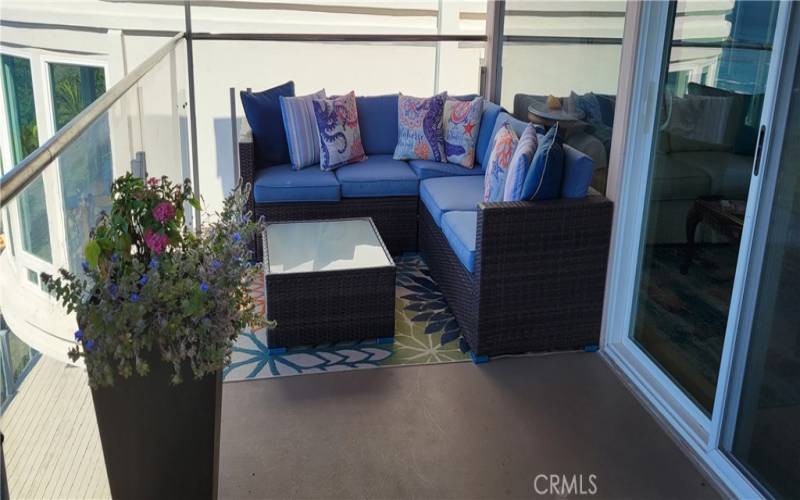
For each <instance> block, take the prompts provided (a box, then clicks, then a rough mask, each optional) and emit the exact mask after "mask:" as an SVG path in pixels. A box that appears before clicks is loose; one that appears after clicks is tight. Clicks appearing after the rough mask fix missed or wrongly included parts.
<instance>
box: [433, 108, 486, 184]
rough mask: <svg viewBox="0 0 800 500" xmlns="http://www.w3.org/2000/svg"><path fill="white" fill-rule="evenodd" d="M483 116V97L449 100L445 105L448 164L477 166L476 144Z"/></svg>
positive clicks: (445, 138) (445, 141)
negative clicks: (468, 99) (467, 99)
mask: <svg viewBox="0 0 800 500" xmlns="http://www.w3.org/2000/svg"><path fill="white" fill-rule="evenodd" d="M482 114H483V97H476V98H475V99H473V100H472V101H458V100H456V99H448V100H447V101H445V103H444V117H443V119H442V121H443V122H444V152H445V155H446V157H447V161H448V163H455V164H458V165H461V166H462V167H466V168H472V167H474V166H475V144H476V143H477V142H478V129H479V128H480V123H481V115H482Z"/></svg>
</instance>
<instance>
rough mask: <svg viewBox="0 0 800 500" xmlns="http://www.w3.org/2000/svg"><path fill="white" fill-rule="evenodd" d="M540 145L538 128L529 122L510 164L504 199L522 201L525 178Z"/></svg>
mask: <svg viewBox="0 0 800 500" xmlns="http://www.w3.org/2000/svg"><path fill="white" fill-rule="evenodd" d="M538 146H539V140H538V139H537V137H536V129H535V128H534V127H533V125H531V124H530V123H529V124H528V125H527V126H526V127H525V130H523V132H522V135H521V136H520V137H519V142H518V143H517V149H516V150H515V151H514V156H512V157H511V163H510V164H509V165H508V174H506V186H505V190H504V191H503V201H522V200H523V199H524V198H523V197H522V186H523V185H524V184H525V178H526V177H527V176H528V170H529V169H530V168H531V162H532V161H533V155H534V154H535V153H536V148H537V147H538Z"/></svg>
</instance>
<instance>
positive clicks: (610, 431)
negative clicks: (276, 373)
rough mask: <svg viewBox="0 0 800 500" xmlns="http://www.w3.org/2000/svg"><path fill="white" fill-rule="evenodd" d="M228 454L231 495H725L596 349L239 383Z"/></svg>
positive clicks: (230, 406) (232, 391)
mask: <svg viewBox="0 0 800 500" xmlns="http://www.w3.org/2000/svg"><path fill="white" fill-rule="evenodd" d="M220 455H221V459H220V498H454V499H456V498H457V499H463V498H532V497H536V496H538V495H537V494H536V491H535V486H537V485H535V484H534V483H535V480H536V476H537V475H539V474H548V475H549V474H558V475H567V476H568V477H571V476H572V475H573V474H576V475H583V478H584V479H583V481H584V487H585V488H588V483H587V481H588V476H589V475H590V474H595V475H596V485H597V494H596V496H597V497H601V498H637V499H643V498H682V499H696V498H718V497H719V495H718V494H717V492H716V491H715V490H714V489H713V488H712V487H711V486H710V485H709V484H708V483H707V481H706V480H705V478H704V477H703V476H702V475H701V474H700V472H698V470H697V469H696V468H695V467H694V465H693V464H692V463H691V462H690V460H689V459H688V458H687V457H686V456H685V455H684V454H683V452H682V451H681V450H680V449H679V448H678V446H677V445H676V444H675V443H674V442H673V441H672V439H671V438H670V437H669V436H667V435H666V434H665V433H664V431H663V430H662V429H661V428H660V426H659V425H658V424H657V423H656V421H655V420H654V419H653V417H652V416H651V415H650V414H649V413H648V412H647V411H646V410H645V409H644V408H643V407H642V406H641V404H640V403H639V402H638V401H637V399H636V398H635V397H634V396H633V395H632V394H631V393H630V392H629V390H628V389H627V388H626V386H625V385H624V384H623V383H622V382H621V381H620V379H619V378H618V377H617V376H616V375H615V374H614V373H613V371H612V370H611V368H610V367H609V366H608V365H607V364H606V363H605V362H604V361H603V359H602V358H601V356H600V355H598V354H584V353H565V354H555V355H549V356H537V357H521V358H507V359H498V360H494V361H492V362H491V363H488V364H486V365H480V366H474V365H472V364H470V363H454V364H446V365H433V366H431V365H428V366H412V367H404V368H387V369H375V370H361V371H349V372H341V373H330V374H324V375H306V376H297V377H289V378H282V379H265V380H255V381H245V382H234V383H228V384H225V389H224V391H223V409H222V443H221V451H220ZM544 484H545V483H544V482H542V481H540V482H539V483H538V486H539V489H542V487H543V486H544ZM545 496H549V495H545ZM569 496H571V497H572V496H577V495H574V494H573V495H569Z"/></svg>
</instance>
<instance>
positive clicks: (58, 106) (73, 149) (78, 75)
mask: <svg viewBox="0 0 800 500" xmlns="http://www.w3.org/2000/svg"><path fill="white" fill-rule="evenodd" d="M50 85H51V87H52V96H53V114H54V121H55V124H56V128H58V129H60V128H61V127H63V126H64V125H66V124H67V123H68V122H69V121H70V120H71V119H72V118H74V117H75V116H76V115H77V114H78V113H80V112H81V111H83V109H84V108H86V107H87V106H89V105H90V104H91V103H92V102H93V101H94V100H95V99H97V98H98V97H100V95H102V94H103V92H105V89H106V81H105V73H104V71H103V69H102V68H97V67H92V66H77V65H73V64H53V63H51V64H50ZM59 167H60V173H61V192H62V194H63V196H64V219H65V224H66V238H67V256H68V258H69V267H70V269H72V270H73V271H75V270H78V269H80V268H81V267H80V263H81V260H82V259H83V246H84V245H85V243H86V239H87V238H88V236H89V231H90V229H91V228H92V227H93V226H94V223H95V220H96V219H97V216H98V215H100V212H101V211H102V210H105V209H108V208H109V207H110V206H111V198H110V196H111V182H112V176H113V170H112V166H111V143H110V136H109V127H108V118H107V116H105V115H104V116H103V117H102V118H100V119H98V120H97V121H95V122H94V123H93V124H92V126H91V127H90V128H89V129H87V130H86V131H85V132H84V133H82V134H81V135H80V137H79V138H78V140H76V141H75V142H73V143H72V144H71V145H70V146H69V147H68V148H67V149H66V150H64V152H63V153H62V154H61V157H60V158H59Z"/></svg>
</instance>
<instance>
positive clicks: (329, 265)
mask: <svg viewBox="0 0 800 500" xmlns="http://www.w3.org/2000/svg"><path fill="white" fill-rule="evenodd" d="M266 240H267V241H266V244H267V252H268V257H269V267H268V269H267V272H268V273H271V274H285V273H304V272H313V271H334V270H341V269H362V268H369V267H383V266H390V265H393V264H394V263H393V262H392V260H391V258H390V257H389V256H388V255H387V254H386V251H385V250H384V249H383V245H381V242H380V240H379V236H378V234H377V232H376V231H375V229H374V227H373V226H372V224H371V223H370V221H369V220H367V219H345V220H336V221H308V222H283V223H275V224H269V225H268V226H267V238H266Z"/></svg>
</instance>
